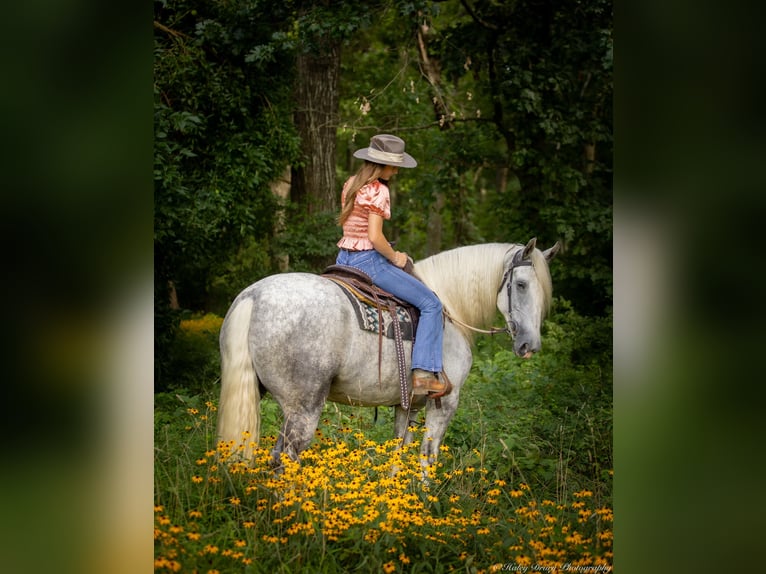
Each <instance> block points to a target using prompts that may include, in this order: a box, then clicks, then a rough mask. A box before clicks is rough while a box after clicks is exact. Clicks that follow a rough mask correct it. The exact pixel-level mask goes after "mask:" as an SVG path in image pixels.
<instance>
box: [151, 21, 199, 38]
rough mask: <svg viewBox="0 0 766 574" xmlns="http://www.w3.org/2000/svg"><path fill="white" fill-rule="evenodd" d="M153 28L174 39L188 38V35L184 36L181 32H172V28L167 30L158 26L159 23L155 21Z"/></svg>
mask: <svg viewBox="0 0 766 574" xmlns="http://www.w3.org/2000/svg"><path fill="white" fill-rule="evenodd" d="M154 27H155V28H157V29H158V30H162V31H163V32H165V33H166V34H170V35H171V36H174V37H176V38H190V36H189V35H187V34H184V33H183V32H179V31H178V30H173V29H172V28H168V27H167V26H165V25H164V24H160V23H159V22H157V20H155V21H154Z"/></svg>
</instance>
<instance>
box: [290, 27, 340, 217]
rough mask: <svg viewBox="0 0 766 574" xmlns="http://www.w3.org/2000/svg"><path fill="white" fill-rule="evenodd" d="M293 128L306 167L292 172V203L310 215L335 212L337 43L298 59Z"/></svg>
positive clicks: (336, 192) (333, 42)
mask: <svg viewBox="0 0 766 574" xmlns="http://www.w3.org/2000/svg"><path fill="white" fill-rule="evenodd" d="M296 65H297V71H298V80H297V86H296V94H295V97H296V111H295V125H296V126H297V128H298V134H299V135H300V138H301V148H302V151H303V159H304V162H305V165H303V166H300V167H295V168H293V171H292V191H291V193H292V199H293V201H297V202H300V201H305V202H306V206H307V209H308V212H309V213H321V212H324V211H337V210H338V208H339V204H340V193H339V190H337V189H336V185H335V149H336V145H335V138H336V131H337V125H338V102H339V99H340V95H339V79H340V43H339V42H337V41H327V42H326V43H325V44H324V50H323V51H322V52H321V53H316V52H309V53H307V52H300V53H299V54H298V56H297V62H296Z"/></svg>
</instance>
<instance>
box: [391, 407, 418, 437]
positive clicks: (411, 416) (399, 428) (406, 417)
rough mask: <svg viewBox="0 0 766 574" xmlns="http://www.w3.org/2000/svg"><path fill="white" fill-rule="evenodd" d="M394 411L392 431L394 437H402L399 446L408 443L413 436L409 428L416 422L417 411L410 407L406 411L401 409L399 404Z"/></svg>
mask: <svg viewBox="0 0 766 574" xmlns="http://www.w3.org/2000/svg"><path fill="white" fill-rule="evenodd" d="M395 413H396V414H395V419H394V432H395V433H396V438H399V439H403V440H402V442H401V443H400V446H404V445H406V444H410V443H411V442H412V439H413V437H414V435H413V434H412V431H411V430H410V428H411V427H414V426H416V425H417V424H418V411H414V410H412V409H410V410H409V411H408V410H405V409H403V408H402V407H401V405H397V406H396V411H395Z"/></svg>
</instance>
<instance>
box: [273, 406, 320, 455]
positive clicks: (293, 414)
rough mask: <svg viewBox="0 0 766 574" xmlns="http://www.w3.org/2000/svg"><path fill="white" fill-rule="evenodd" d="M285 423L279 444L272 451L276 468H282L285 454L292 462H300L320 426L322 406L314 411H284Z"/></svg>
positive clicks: (280, 433) (278, 440)
mask: <svg viewBox="0 0 766 574" xmlns="http://www.w3.org/2000/svg"><path fill="white" fill-rule="evenodd" d="M283 413H284V422H283V423H282V429H281V430H280V432H279V438H278V439H277V444H276V445H275V446H274V450H272V451H271V457H272V461H273V464H274V466H275V467H277V468H279V467H281V466H282V460H281V455H282V453H285V454H286V455H287V456H288V457H290V459H291V460H294V461H298V459H299V457H300V454H301V452H303V451H304V450H306V448H308V446H309V444H310V443H311V440H312V439H313V438H314V432H315V431H316V428H317V425H318V424H319V417H320V415H321V414H322V406H321V405H320V406H319V407H317V408H313V409H310V410H309V409H300V410H298V409H291V410H287V409H283Z"/></svg>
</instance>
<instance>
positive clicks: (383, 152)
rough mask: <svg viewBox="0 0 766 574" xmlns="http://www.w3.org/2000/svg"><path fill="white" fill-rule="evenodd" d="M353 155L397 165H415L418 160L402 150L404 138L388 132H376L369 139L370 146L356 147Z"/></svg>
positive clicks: (383, 163) (374, 161)
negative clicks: (376, 133)
mask: <svg viewBox="0 0 766 574" xmlns="http://www.w3.org/2000/svg"><path fill="white" fill-rule="evenodd" d="M354 157H358V158H359V159H364V160H367V161H371V162H373V163H379V164H382V165H395V166H397V167H415V166H416V165H418V162H416V161H415V158H413V157H412V156H411V155H410V154H408V153H406V152H405V151H404V140H403V139H401V138H398V137H396V136H392V135H390V134H378V135H376V136H372V139H370V147H365V148H362V149H358V150H356V151H355V152H354Z"/></svg>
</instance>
